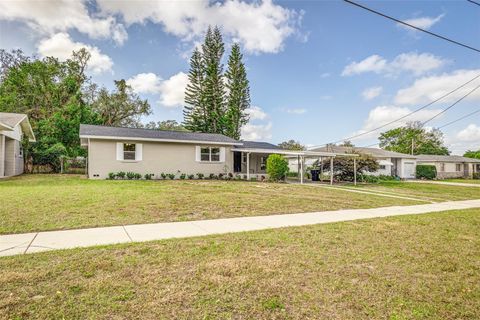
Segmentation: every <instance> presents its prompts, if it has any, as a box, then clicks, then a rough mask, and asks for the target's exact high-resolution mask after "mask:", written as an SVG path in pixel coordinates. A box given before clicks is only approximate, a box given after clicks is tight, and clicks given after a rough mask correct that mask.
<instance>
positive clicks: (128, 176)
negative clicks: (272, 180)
mask: <svg viewBox="0 0 480 320" xmlns="http://www.w3.org/2000/svg"><path fill="white" fill-rule="evenodd" d="M143 178H144V179H145V180H152V179H155V175H154V174H153V173H147V174H145V175H144V176H143ZM158 178H159V179H162V180H167V179H170V180H174V179H175V178H178V179H180V180H185V179H188V180H204V179H208V180H247V175H246V174H235V175H234V174H233V173H227V174H224V173H220V174H218V175H217V174H214V173H210V174H209V175H208V176H205V174H203V173H197V174H186V173H180V174H178V176H177V174H175V173H165V172H162V173H160V174H159V176H158ZM140 179H142V175H141V174H140V173H134V172H123V171H120V172H110V173H109V174H108V180H140ZM265 179H266V176H264V175H261V176H260V177H259V179H258V178H257V177H256V176H254V177H251V178H250V180H251V181H258V180H260V181H264V180H265Z"/></svg>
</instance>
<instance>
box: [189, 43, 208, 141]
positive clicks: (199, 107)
mask: <svg viewBox="0 0 480 320" xmlns="http://www.w3.org/2000/svg"><path fill="white" fill-rule="evenodd" d="M188 80H189V81H188V85H187V87H186V89H185V104H186V105H185V107H184V109H183V117H184V120H183V124H184V126H185V128H186V129H187V130H190V131H200V132H208V128H207V126H206V123H207V111H206V108H205V103H204V101H203V100H204V99H203V98H204V96H203V83H204V81H205V67H204V65H203V57H202V54H201V52H200V51H199V50H198V49H197V48H195V50H194V51H193V54H192V57H191V58H190V71H189V73H188Z"/></svg>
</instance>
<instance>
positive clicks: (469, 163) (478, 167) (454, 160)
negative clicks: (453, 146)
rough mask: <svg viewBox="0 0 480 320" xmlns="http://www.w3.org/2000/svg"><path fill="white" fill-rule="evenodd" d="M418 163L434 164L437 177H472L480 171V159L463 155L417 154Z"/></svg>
mask: <svg viewBox="0 0 480 320" xmlns="http://www.w3.org/2000/svg"><path fill="white" fill-rule="evenodd" d="M416 157H417V163H418V164H427V165H434V166H435V167H436V168H437V178H438V179H447V178H472V176H473V173H477V172H480V159H472V158H466V157H462V156H440V155H428V154H421V155H417V156H416Z"/></svg>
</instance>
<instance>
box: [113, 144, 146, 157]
mask: <svg viewBox="0 0 480 320" xmlns="http://www.w3.org/2000/svg"><path fill="white" fill-rule="evenodd" d="M127 144H131V145H134V146H135V150H134V151H125V145H127ZM126 152H128V153H134V158H133V159H125V153H126ZM142 153H143V144H141V143H132V142H117V161H122V162H139V161H142V157H143V155H142Z"/></svg>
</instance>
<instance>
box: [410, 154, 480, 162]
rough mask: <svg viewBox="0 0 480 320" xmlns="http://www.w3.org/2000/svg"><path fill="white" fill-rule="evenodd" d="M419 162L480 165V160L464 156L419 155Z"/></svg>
mask: <svg viewBox="0 0 480 320" xmlns="http://www.w3.org/2000/svg"><path fill="white" fill-rule="evenodd" d="M417 161H419V162H470V163H480V159H473V158H467V157H462V156H439V155H431V154H419V155H417Z"/></svg>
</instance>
